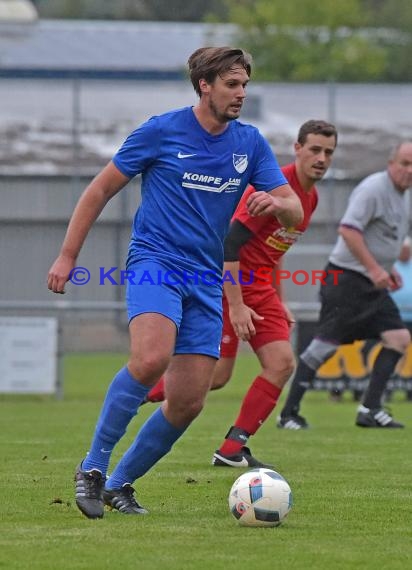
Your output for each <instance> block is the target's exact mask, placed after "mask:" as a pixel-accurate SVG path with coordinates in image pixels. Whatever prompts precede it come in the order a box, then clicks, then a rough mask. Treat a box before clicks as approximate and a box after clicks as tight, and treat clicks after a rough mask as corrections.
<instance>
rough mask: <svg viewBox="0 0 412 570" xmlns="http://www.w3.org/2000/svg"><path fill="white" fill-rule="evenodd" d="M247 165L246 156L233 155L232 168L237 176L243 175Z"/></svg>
mask: <svg viewBox="0 0 412 570" xmlns="http://www.w3.org/2000/svg"><path fill="white" fill-rule="evenodd" d="M247 165H248V161H247V154H234V155H233V166H234V167H235V168H236V171H237V172H239V174H243V172H244V171H245V170H246V168H247Z"/></svg>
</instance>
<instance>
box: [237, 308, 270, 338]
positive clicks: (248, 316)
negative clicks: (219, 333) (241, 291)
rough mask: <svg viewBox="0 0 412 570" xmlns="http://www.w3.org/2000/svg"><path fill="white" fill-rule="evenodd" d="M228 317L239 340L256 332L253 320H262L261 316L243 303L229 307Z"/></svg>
mask: <svg viewBox="0 0 412 570" xmlns="http://www.w3.org/2000/svg"><path fill="white" fill-rule="evenodd" d="M229 318H230V322H231V323H232V327H233V329H234V331H235V334H236V336H237V337H238V338H239V339H240V340H249V339H250V338H251V337H252V336H254V335H255V334H256V329H255V326H254V324H253V321H263V319H264V317H261V316H260V315H258V314H257V313H256V311H254V310H253V309H251V308H250V307H248V306H247V305H245V304H243V303H242V304H240V305H235V306H230V307H229Z"/></svg>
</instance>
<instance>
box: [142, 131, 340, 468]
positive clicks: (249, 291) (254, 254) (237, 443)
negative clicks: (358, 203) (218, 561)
mask: <svg viewBox="0 0 412 570" xmlns="http://www.w3.org/2000/svg"><path fill="white" fill-rule="evenodd" d="M336 143H337V132H336V128H335V127H334V125H332V124H330V123H327V122H325V121H321V120H310V121H307V122H305V123H304V124H303V125H302V126H301V128H300V129H299V133H298V137H297V141H296V142H295V145H294V149H295V161H294V163H292V164H288V165H286V166H284V167H283V168H282V172H283V174H284V175H285V177H286V179H287V180H288V182H289V185H290V186H291V187H292V188H293V190H294V191H295V192H296V194H297V195H298V196H299V198H300V200H301V202H302V206H303V211H304V219H303V221H302V223H301V224H300V225H299V226H297V227H296V228H285V227H283V226H281V224H279V222H278V221H277V220H276V219H274V218H273V217H269V216H261V217H254V216H251V215H250V214H248V211H247V207H246V203H247V199H248V197H249V196H250V194H251V193H252V192H254V188H252V187H250V188H248V190H246V192H245V193H244V195H243V197H242V199H241V201H240V203H239V205H238V207H237V209H236V212H235V214H234V216H233V218H232V223H231V226H230V230H229V234H228V236H227V237H226V240H225V264H224V274H223V280H224V296H223V334H222V342H221V346H220V359H219V361H218V362H217V364H216V368H215V371H214V375H213V381H212V387H211V388H212V390H213V389H219V388H222V387H223V386H224V385H225V384H226V383H227V382H228V381H229V380H230V378H231V376H232V372H233V368H234V365H235V361H236V355H237V350H238V345H239V340H247V341H248V342H249V344H250V346H251V347H252V349H253V350H254V352H255V353H256V355H257V357H258V359H259V362H260V364H261V367H262V370H261V372H260V374H259V375H258V376H257V377H256V378H255V379H254V380H253V382H252V384H251V386H250V388H249V390H248V392H247V393H246V395H245V397H244V399H243V402H242V405H241V408H240V412H239V415H238V417H237V418H236V421H235V422H234V425H233V426H232V427H231V428H230V430H229V431H228V433H227V434H226V436H225V439H224V441H223V443H222V445H221V446H220V448H219V449H218V450H217V451H216V452H215V453H214V455H213V460H212V464H213V465H215V466H229V467H270V466H269V465H267V464H264V463H261V462H260V461H258V460H257V459H256V458H254V457H253V456H252V454H251V452H250V449H249V448H248V447H246V445H245V444H246V443H247V441H248V439H249V437H250V436H251V435H254V434H255V433H256V431H257V430H258V429H259V427H260V426H261V425H262V424H263V422H264V421H265V420H266V418H267V417H268V416H269V414H270V413H271V412H272V411H273V409H274V408H275V406H276V403H277V401H278V399H279V396H280V394H281V391H282V388H283V387H284V385H285V384H286V382H287V381H288V379H289V377H290V376H291V374H292V372H293V370H294V366H295V359H294V355H293V349H292V346H291V343H290V340H289V336H290V330H291V326H292V325H293V323H294V319H293V316H292V315H291V313H290V312H289V310H288V308H287V306H286V305H284V304H283V302H282V292H281V288H280V287H278V286H277V285H276V281H277V279H276V278H275V279H273V278H272V275H274V276H276V273H275V270H276V269H279V263H280V261H281V258H282V257H283V255H284V254H285V253H286V252H287V251H288V249H289V248H290V247H291V246H292V245H293V244H294V243H295V242H296V241H297V240H298V239H299V237H300V236H301V235H302V234H303V232H304V231H305V230H306V228H307V226H308V224H309V222H310V218H311V216H312V214H313V212H314V210H315V208H316V206H317V203H318V193H317V190H316V187H315V186H314V184H315V183H316V182H317V181H319V180H321V179H322V178H323V176H324V175H325V173H326V171H327V170H328V168H329V166H330V164H331V161H332V157H333V153H334V150H335V147H336ZM165 396H166V398H167V394H164V393H163V383H162V381H160V382H159V383H158V384H157V385H156V386H155V387H154V388H153V389H152V390H151V392H150V393H149V396H148V400H149V401H160V400H163V398H164V397H165Z"/></svg>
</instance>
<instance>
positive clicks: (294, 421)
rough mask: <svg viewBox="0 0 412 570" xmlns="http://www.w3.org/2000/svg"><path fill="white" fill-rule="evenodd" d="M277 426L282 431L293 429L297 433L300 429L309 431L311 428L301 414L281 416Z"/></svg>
mask: <svg viewBox="0 0 412 570" xmlns="http://www.w3.org/2000/svg"><path fill="white" fill-rule="evenodd" d="M276 425H277V426H278V428H281V429H291V430H295V431H297V430H299V429H308V427H309V424H308V422H307V421H306V420H305V418H304V417H303V416H300V415H299V414H291V415H290V416H285V417H283V416H279V417H278V419H277V422H276Z"/></svg>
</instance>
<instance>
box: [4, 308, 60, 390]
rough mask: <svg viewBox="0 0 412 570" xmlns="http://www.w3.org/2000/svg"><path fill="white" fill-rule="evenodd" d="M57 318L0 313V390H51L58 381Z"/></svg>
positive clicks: (55, 387)
mask: <svg viewBox="0 0 412 570" xmlns="http://www.w3.org/2000/svg"><path fill="white" fill-rule="evenodd" d="M57 357H58V321H57V319H56V318H54V317H13V316H10V317H0V392H1V393H5V394H53V393H55V392H56V389H57V382H58V378H57V376H58V358H57Z"/></svg>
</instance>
